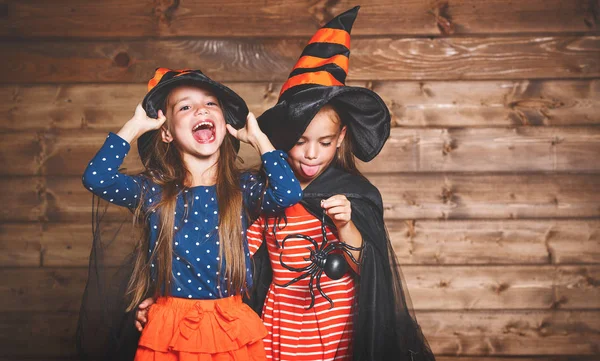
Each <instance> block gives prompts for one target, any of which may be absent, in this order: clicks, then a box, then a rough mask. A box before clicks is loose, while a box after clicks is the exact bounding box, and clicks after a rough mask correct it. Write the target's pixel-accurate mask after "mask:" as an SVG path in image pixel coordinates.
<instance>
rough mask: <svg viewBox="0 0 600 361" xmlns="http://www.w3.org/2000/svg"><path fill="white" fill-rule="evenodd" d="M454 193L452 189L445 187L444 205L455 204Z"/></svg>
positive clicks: (443, 193) (443, 189) (443, 190)
mask: <svg viewBox="0 0 600 361" xmlns="http://www.w3.org/2000/svg"><path fill="white" fill-rule="evenodd" d="M453 201H454V191H453V190H452V188H451V187H446V186H444V187H443V188H442V202H443V203H444V204H448V203H454V202H453Z"/></svg>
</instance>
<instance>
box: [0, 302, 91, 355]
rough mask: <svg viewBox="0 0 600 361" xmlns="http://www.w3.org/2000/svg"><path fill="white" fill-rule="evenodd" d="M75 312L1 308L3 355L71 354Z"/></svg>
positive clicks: (0, 340) (0, 335) (0, 328)
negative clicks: (5, 310)
mask: <svg viewBox="0 0 600 361" xmlns="http://www.w3.org/2000/svg"><path fill="white" fill-rule="evenodd" d="M78 317H79V314H78V312H33V313H32V312H25V313H21V312H0V345H2V346H3V349H2V356H3V357H7V358H8V357H10V358H12V359H13V360H23V359H25V358H28V357H32V358H33V357H38V358H42V357H43V358H44V359H48V358H51V357H74V356H75V355H76V353H75V330H76V329H77V319H78Z"/></svg>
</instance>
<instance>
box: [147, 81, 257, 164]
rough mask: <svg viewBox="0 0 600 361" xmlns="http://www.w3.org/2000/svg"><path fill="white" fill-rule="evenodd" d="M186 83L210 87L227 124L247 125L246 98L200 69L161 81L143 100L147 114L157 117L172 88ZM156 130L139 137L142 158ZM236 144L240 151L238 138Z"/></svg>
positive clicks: (238, 127)
mask: <svg viewBox="0 0 600 361" xmlns="http://www.w3.org/2000/svg"><path fill="white" fill-rule="evenodd" d="M184 85H191V86H200V87H208V88H209V89H210V90H211V92H213V93H214V95H215V96H216V97H217V98H218V99H219V101H220V103H221V109H222V110H223V113H224V116H225V121H226V122H227V124H230V125H231V126H233V127H234V128H236V129H240V128H243V127H244V126H245V125H246V117H247V116H248V106H247V105H246V102H245V101H244V99H242V98H241V97H240V96H239V95H237V93H236V92H234V91H233V90H231V89H230V88H228V87H226V86H225V85H223V84H221V83H218V82H216V81H214V80H212V79H210V78H209V77H207V76H206V75H204V74H202V73H201V72H199V71H190V72H188V73H183V74H180V75H177V76H174V77H172V78H170V79H165V80H163V81H160V82H159V83H158V84H157V85H156V86H155V87H154V88H152V89H151V90H150V91H149V92H148V93H147V94H146V96H145V97H144V100H143V101H142V107H143V108H144V110H145V111H146V114H147V115H148V116H149V117H151V118H157V117H158V110H159V109H161V108H162V107H163V106H164V104H165V100H166V98H167V96H168V95H169V93H170V92H171V90H173V89H174V88H176V87H178V86H184ZM155 132H157V130H154V131H150V132H147V133H144V134H142V136H140V138H139V139H138V152H139V154H140V157H141V158H142V160H143V159H144V158H145V157H146V156H147V152H148V151H149V145H150V142H151V139H152V137H153V135H154V133H155ZM234 146H235V148H236V151H238V150H239V147H240V145H239V141H238V140H237V139H235V140H234Z"/></svg>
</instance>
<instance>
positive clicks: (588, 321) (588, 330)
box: [417, 311, 600, 356]
mask: <svg viewBox="0 0 600 361" xmlns="http://www.w3.org/2000/svg"><path fill="white" fill-rule="evenodd" d="M417 318H418V321H419V323H420V324H421V327H422V329H423V332H424V334H425V336H426V337H427V340H428V341H429V343H430V345H431V347H432V349H433V351H434V353H435V354H436V355H461V356H467V355H473V356H475V355H482V356H496V355H497V356H499V355H515V356H520V355H523V356H525V355H538V356H558V355H590V356H591V355H596V356H597V354H598V352H600V350H599V345H600V336H599V334H598V331H599V330H600V313H598V312H597V311H585V312H557V311H550V312H549V311H520V312H514V311H512V312H511V311H505V312H493V313H488V312H472V311H471V312H455V313H454V312H452V313H450V312H419V313H417Z"/></svg>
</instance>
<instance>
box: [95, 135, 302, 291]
mask: <svg viewBox="0 0 600 361" xmlns="http://www.w3.org/2000/svg"><path fill="white" fill-rule="evenodd" d="M129 149H130V145H129V143H128V142H126V141H125V140H123V139H122V138H121V137H119V136H118V135H116V134H114V133H110V134H109V135H108V138H107V139H106V142H105V143H104V145H103V146H102V147H101V148H100V150H99V151H98V153H97V154H96V156H95V157H94V158H93V159H92V160H91V161H90V163H89V165H88V167H87V169H86V170H85V172H84V175H83V184H84V186H85V187H86V188H87V189H89V190H90V191H92V192H93V193H94V194H96V195H98V196H99V197H101V198H103V199H105V200H107V201H109V202H111V203H114V204H117V205H120V206H124V207H128V208H131V209H133V208H135V207H137V205H138V203H139V201H140V200H142V201H143V202H144V204H143V205H142V209H143V210H144V211H146V212H149V217H148V227H150V238H149V256H150V255H151V254H152V251H153V249H154V246H155V243H156V240H157V237H158V234H159V232H160V220H159V212H160V210H155V209H154V207H153V205H155V204H156V203H157V202H159V201H160V197H161V188H160V186H158V185H157V184H155V183H153V182H152V181H151V180H150V179H148V178H147V177H145V176H141V175H139V176H128V175H125V174H122V173H119V171H118V169H119V167H120V166H121V164H122V162H123V159H124V158H125V156H126V155H127V153H128V152H129ZM262 161H263V166H264V168H265V173H266V174H267V176H268V178H269V182H268V184H269V187H268V188H267V189H266V191H265V192H264V197H263V198H262V204H260V205H259V204H257V203H258V202H260V201H261V197H262V193H263V190H264V186H265V184H266V182H265V179H263V178H262V177H261V176H260V175H257V174H251V173H243V174H242V177H241V179H240V184H241V187H242V192H243V200H244V206H245V207H250V209H256V207H259V206H260V209H261V210H262V211H263V212H275V211H277V210H280V209H283V208H286V207H289V206H291V205H293V204H295V203H297V202H299V201H300V199H301V198H302V190H301V188H300V184H299V182H298V181H297V180H296V178H295V177H294V174H293V172H292V170H291V168H290V166H289V165H288V163H287V161H286V155H285V153H283V152H281V151H271V152H268V153H265V154H263V155H262ZM142 195H143V196H142ZM174 215H175V226H174V231H175V233H174V239H173V279H172V281H171V295H172V296H175V297H183V298H195V299H215V298H222V297H227V296H229V295H228V294H227V292H228V291H227V283H226V282H227V279H226V277H223V275H219V269H221V270H224V269H225V268H224V261H223V260H222V259H221V258H220V256H219V245H220V240H219V235H218V232H219V229H218V228H219V207H218V204H217V194H216V187H215V186H214V185H212V186H197V187H191V188H183V187H182V191H181V192H180V193H179V194H178V196H177V203H176V209H175V214H174ZM243 215H244V211H243V210H240V218H241V220H242V229H243V230H244V231H243V232H242V233H243V236H244V239H245V236H246V232H245V230H246V228H247V226H248V225H247V223H246V217H244V216H243ZM244 253H245V255H246V266H247V268H246V271H247V275H248V276H247V283H248V285H249V286H250V285H251V284H252V278H251V267H250V254H249V252H248V245H247V242H246V241H245V242H244ZM152 267H154V264H152ZM230 292H231V291H230Z"/></svg>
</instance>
